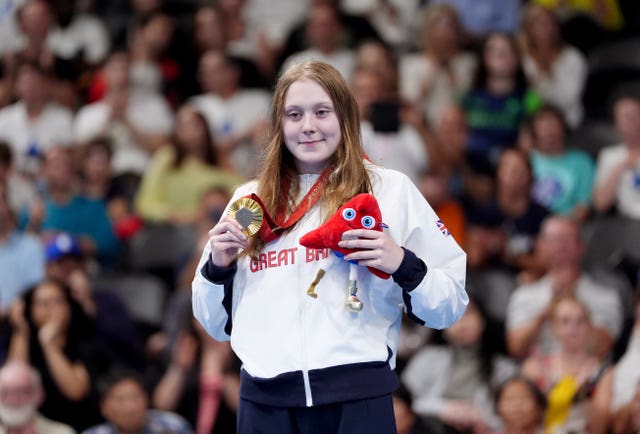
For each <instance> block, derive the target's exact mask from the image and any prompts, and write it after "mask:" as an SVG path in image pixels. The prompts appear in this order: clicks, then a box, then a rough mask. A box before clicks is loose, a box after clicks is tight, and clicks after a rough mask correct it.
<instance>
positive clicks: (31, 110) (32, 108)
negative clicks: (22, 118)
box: [25, 100, 45, 118]
mask: <svg viewBox="0 0 640 434" xmlns="http://www.w3.org/2000/svg"><path fill="white" fill-rule="evenodd" d="M44 105H45V101H43V100H39V101H25V108H26V109H27V117H29V118H36V117H38V116H39V115H40V113H42V110H43V109H44Z"/></svg>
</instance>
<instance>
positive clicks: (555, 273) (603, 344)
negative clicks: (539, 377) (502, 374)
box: [506, 215, 623, 359]
mask: <svg viewBox="0 0 640 434" xmlns="http://www.w3.org/2000/svg"><path fill="white" fill-rule="evenodd" d="M536 248H537V253H538V254H539V257H540V258H541V259H543V260H544V261H545V265H546V267H547V272H546V274H545V275H544V276H543V277H542V278H541V279H540V280H538V281H536V282H533V283H531V284H526V285H522V286H520V287H518V288H516V290H515V291H514V292H513V294H512V295H511V298H510V300H509V305H508V307H507V318H506V329H507V348H508V350H509V353H510V354H511V356H513V357H515V358H518V359H522V358H524V357H526V356H528V355H530V354H531V353H532V352H534V351H536V350H537V351H541V352H543V353H547V352H549V351H551V350H552V349H553V348H554V346H555V345H556V343H555V341H554V340H553V337H552V335H551V330H550V326H549V315H550V312H551V310H552V307H553V304H554V301H555V300H557V299H558V298H560V297H563V296H566V295H572V296H574V297H576V298H577V299H578V300H580V301H581V302H582V303H584V305H585V306H586V307H587V308H588V309H589V313H590V315H591V321H592V323H593V329H592V343H593V347H592V352H593V353H594V354H597V355H599V356H604V355H606V354H608V353H609V351H610V350H611V348H612V345H613V344H614V342H615V340H616V339H617V338H618V336H619V335H620V331H621V329H622V317H623V309H622V304H621V301H620V297H619V294H618V293H617V292H616V290H615V289H614V288H609V287H605V286H602V285H601V284H599V283H597V282H596V281H594V280H592V279H591V278H590V277H588V276H587V275H586V274H585V273H583V272H582V270H581V269H580V261H581V259H582V255H583V253H584V250H585V245H584V243H583V242H582V240H581V239H580V226H579V224H578V223H577V222H575V221H574V220H571V219H569V218H568V217H563V216H559V215H554V216H551V217H548V218H547V219H546V220H545V222H544V223H543V225H542V228H541V230H540V235H539V237H538V244H537V246H536Z"/></svg>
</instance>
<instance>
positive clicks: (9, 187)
mask: <svg viewBox="0 0 640 434" xmlns="http://www.w3.org/2000/svg"><path fill="white" fill-rule="evenodd" d="M0 186H2V187H3V188H4V191H5V193H6V194H7V197H8V200H9V206H10V207H11V209H12V210H13V212H14V213H16V214H17V213H19V212H20V211H22V210H23V209H25V208H29V207H30V206H31V204H32V203H33V202H34V201H35V199H36V198H37V197H38V193H37V191H36V188H35V185H34V182H33V181H32V180H30V179H28V178H26V177H25V176H23V175H22V174H21V173H19V172H18V171H17V170H14V167H13V151H12V150H11V147H10V146H9V144H8V143H6V142H4V141H1V140H0Z"/></svg>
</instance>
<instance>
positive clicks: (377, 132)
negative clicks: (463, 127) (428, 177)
mask: <svg viewBox="0 0 640 434" xmlns="http://www.w3.org/2000/svg"><path fill="white" fill-rule="evenodd" d="M382 80H383V77H382V76H381V75H380V74H378V72H377V71H376V70H371V69H358V70H356V71H355V73H354V76H353V81H352V88H353V95H354V97H355V98H356V101H357V102H358V107H359V109H360V121H361V124H360V126H361V130H362V146H363V147H364V151H365V153H366V154H367V156H368V157H369V158H370V159H371V161H373V162H374V163H376V164H379V165H380V166H383V167H386V168H388V169H395V170H398V171H400V172H403V173H404V174H406V175H407V176H408V177H409V178H410V179H411V180H412V181H413V182H414V183H417V182H418V178H419V176H420V173H422V172H423V171H425V170H426V169H427V167H428V165H429V164H430V160H431V157H432V155H431V154H430V153H429V151H430V150H431V149H429V147H428V145H427V144H425V142H424V141H423V137H422V136H421V135H420V133H419V132H418V130H417V129H416V128H414V126H413V125H411V124H410V123H409V122H405V120H404V119H403V115H402V112H403V107H401V104H400V102H399V101H398V99H397V98H392V99H385V98H384V86H383V81H382ZM434 142H435V141H434V140H431V141H430V143H429V144H430V145H432V146H431V148H432V147H433V145H434V144H435V143H434Z"/></svg>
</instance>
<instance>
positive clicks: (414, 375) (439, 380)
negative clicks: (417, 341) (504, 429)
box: [401, 300, 517, 432]
mask: <svg viewBox="0 0 640 434" xmlns="http://www.w3.org/2000/svg"><path fill="white" fill-rule="evenodd" d="M494 333H495V330H494V328H493V327H492V326H491V324H490V321H489V319H488V317H487V316H486V314H485V313H484V310H483V306H481V305H480V304H479V303H478V302H477V301H475V300H471V301H470V302H469V305H468V306H467V310H466V311H465V313H464V315H463V316H462V318H460V319H459V320H458V321H457V322H455V323H454V324H453V325H452V326H451V327H449V328H447V329H446V330H444V331H443V335H442V336H443V338H444V345H427V346H425V347H424V348H423V349H422V350H420V351H419V352H418V353H416V355H414V356H413V357H412V358H411V359H410V360H409V362H408V364H407V366H406V368H405V369H404V371H403V372H402V375H401V379H402V384H404V385H405V386H406V387H407V389H408V390H409V391H410V392H411V395H412V398H413V411H414V412H415V413H416V414H417V415H419V416H420V417H422V418H423V420H425V421H427V420H428V421H429V424H430V426H431V430H430V432H442V429H443V427H449V429H455V430H457V431H460V432H484V431H483V430H486V429H496V428H497V427H498V425H497V423H498V420H497V418H496V416H495V414H494V413H493V408H492V407H493V406H492V400H491V396H492V395H491V387H492V385H493V384H497V383H499V382H500V381H501V378H506V377H507V376H510V375H513V374H514V373H515V372H516V369H517V367H516V366H515V364H514V363H512V362H510V361H509V360H507V359H506V358H503V357H500V356H498V355H497V353H496V350H498V348H496V342H497V339H496V335H495V334H494Z"/></svg>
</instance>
